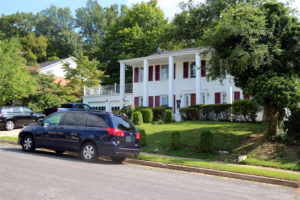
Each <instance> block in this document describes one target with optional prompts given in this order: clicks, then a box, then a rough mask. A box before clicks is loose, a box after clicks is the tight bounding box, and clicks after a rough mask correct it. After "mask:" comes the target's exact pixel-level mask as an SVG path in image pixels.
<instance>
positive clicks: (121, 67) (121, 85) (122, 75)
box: [120, 62, 125, 108]
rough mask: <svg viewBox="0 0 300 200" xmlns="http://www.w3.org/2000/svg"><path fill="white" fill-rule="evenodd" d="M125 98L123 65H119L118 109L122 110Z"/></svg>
mask: <svg viewBox="0 0 300 200" xmlns="http://www.w3.org/2000/svg"><path fill="white" fill-rule="evenodd" d="M124 97H125V64H124V63H123V62H121V63H120V108H123V103H124Z"/></svg>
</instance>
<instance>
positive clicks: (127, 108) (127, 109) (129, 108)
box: [121, 105, 135, 119]
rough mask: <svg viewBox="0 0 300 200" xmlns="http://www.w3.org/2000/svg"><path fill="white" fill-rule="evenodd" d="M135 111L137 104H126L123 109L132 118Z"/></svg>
mask: <svg viewBox="0 0 300 200" xmlns="http://www.w3.org/2000/svg"><path fill="white" fill-rule="evenodd" d="M134 111H135V106H134V105H129V106H125V107H123V108H122V109H121V112H122V113H125V115H126V116H127V117H128V118H129V119H132V114H133V112H134Z"/></svg>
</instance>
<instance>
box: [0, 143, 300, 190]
mask: <svg viewBox="0 0 300 200" xmlns="http://www.w3.org/2000/svg"><path fill="white" fill-rule="evenodd" d="M0 142H7V143H9V144H14V145H17V144H18V143H17V142H13V141H9V140H3V139H0ZM125 162H126V163H133V164H139V165H145V166H150V167H159V168H165V169H173V170H179V171H185V172H195V173H201V174H208V175H213V176H222V177H227V178H234V179H241V180H247V181H255V182H260V183H268V184H273V185H280V186H287V187H292V188H300V183H299V182H296V181H288V180H283V179H277V178H268V177H263V176H256V175H249V174H240V173H235V172H226V171H218V170H214V169H205V168H199V167H189V166H183V165H175V164H169V163H160V162H152V161H146V160H138V159H131V158H127V159H126V160H125Z"/></svg>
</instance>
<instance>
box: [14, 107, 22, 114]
mask: <svg viewBox="0 0 300 200" xmlns="http://www.w3.org/2000/svg"><path fill="white" fill-rule="evenodd" d="M13 112H14V113H19V112H21V108H19V107H14V108H13Z"/></svg>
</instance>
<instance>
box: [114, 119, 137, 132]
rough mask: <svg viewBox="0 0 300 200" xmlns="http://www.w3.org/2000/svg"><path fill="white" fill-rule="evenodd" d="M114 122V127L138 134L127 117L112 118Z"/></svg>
mask: <svg viewBox="0 0 300 200" xmlns="http://www.w3.org/2000/svg"><path fill="white" fill-rule="evenodd" d="M112 121H113V124H114V127H116V128H118V129H121V130H124V131H132V132H136V128H135V127H134V125H133V124H132V122H131V121H130V120H129V119H127V118H126V117H121V116H112Z"/></svg>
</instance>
